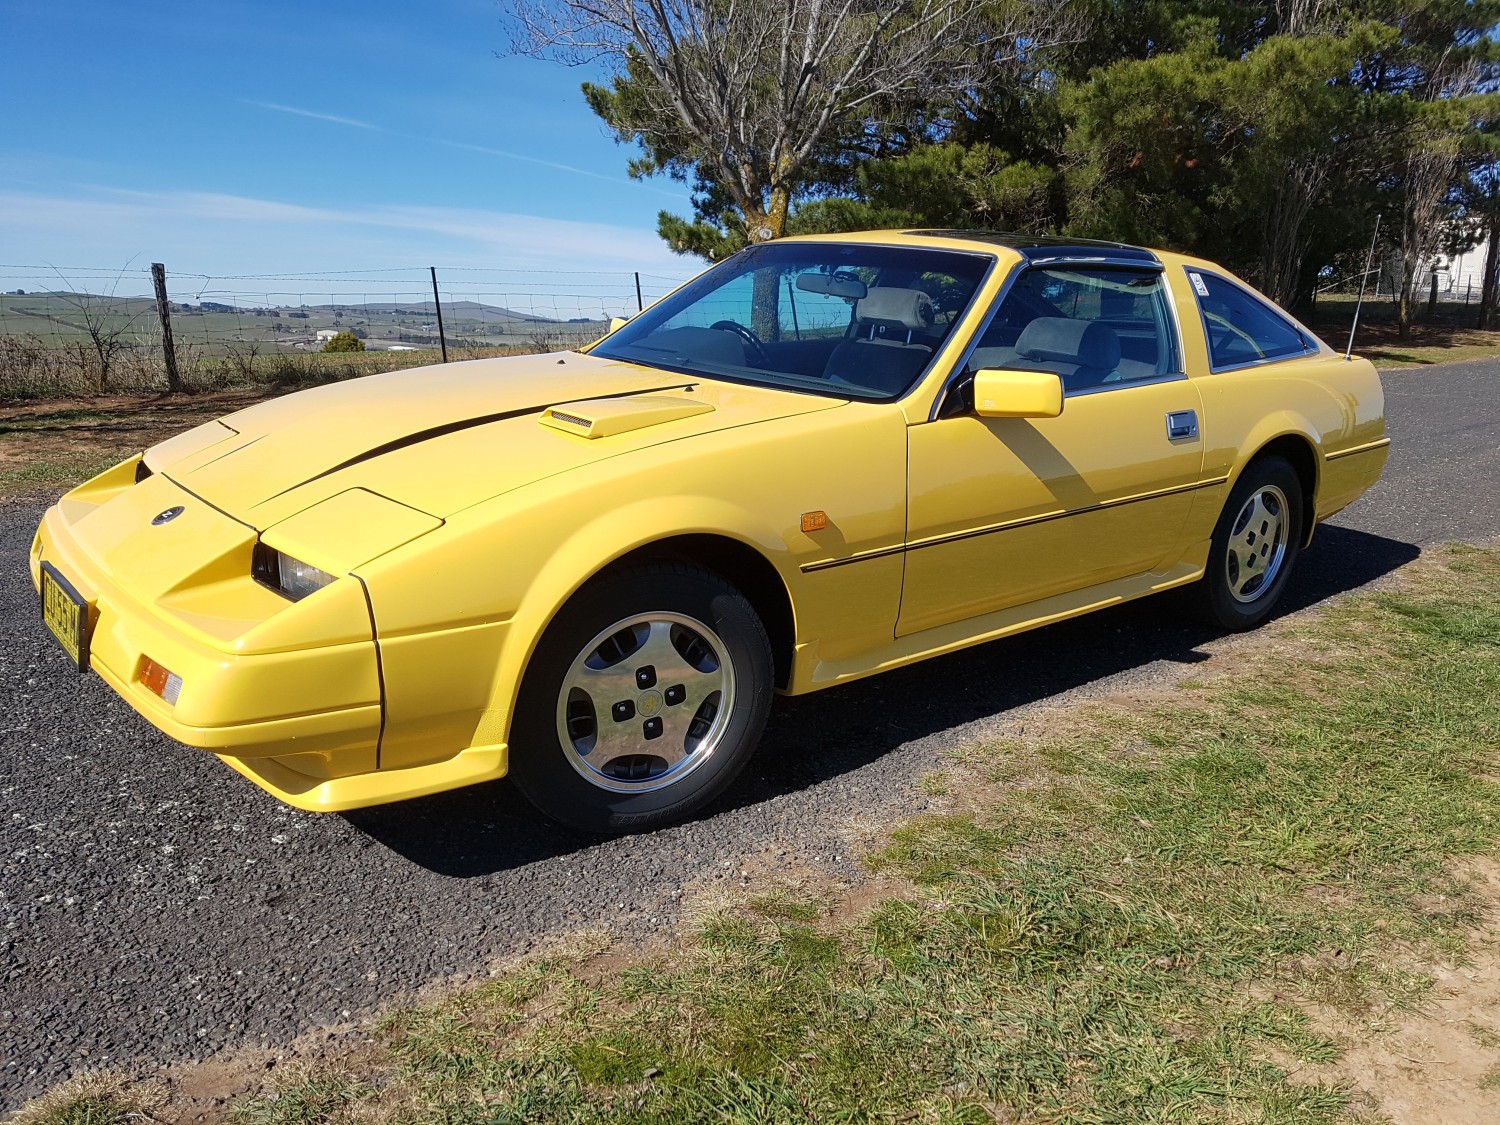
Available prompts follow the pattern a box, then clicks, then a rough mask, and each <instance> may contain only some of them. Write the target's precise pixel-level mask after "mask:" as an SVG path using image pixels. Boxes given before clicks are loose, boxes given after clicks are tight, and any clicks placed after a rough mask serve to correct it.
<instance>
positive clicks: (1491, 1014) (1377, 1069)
mask: <svg viewBox="0 0 1500 1125" xmlns="http://www.w3.org/2000/svg"><path fill="white" fill-rule="evenodd" d="M1462 873H1463V874H1464V875H1466V876H1467V877H1468V878H1469V879H1470V880H1472V883H1473V885H1474V888H1475V891H1476V893H1477V895H1478V896H1479V897H1480V898H1481V899H1482V901H1483V902H1484V904H1485V907H1486V915H1487V922H1486V924H1485V925H1483V926H1482V927H1481V928H1480V929H1479V931H1478V933H1477V936H1476V938H1475V940H1474V942H1473V943H1472V945H1471V946H1470V948H1469V951H1468V954H1467V956H1466V957H1465V958H1464V959H1463V961H1462V962H1461V963H1459V964H1453V965H1436V966H1425V967H1424V968H1425V970H1426V971H1427V972H1428V973H1429V974H1430V975H1431V976H1432V978H1433V982H1434V983H1433V987H1432V991H1431V992H1430V993H1429V994H1428V996H1427V997H1426V999H1425V1001H1424V1002H1423V1003H1422V1005H1421V1007H1420V1009H1419V1010H1418V1011H1416V1012H1415V1013H1412V1014H1410V1015H1406V1014H1401V1013H1387V1014H1385V1015H1384V1016H1383V1017H1381V1018H1379V1019H1378V1021H1377V1030H1376V1031H1375V1033H1374V1034H1371V1033H1370V1032H1369V1031H1368V1030H1367V1029H1364V1030H1356V1029H1354V1028H1352V1027H1350V1026H1349V1025H1348V1024H1345V1023H1342V1022H1328V1023H1327V1026H1328V1027H1329V1030H1330V1031H1332V1032H1333V1033H1334V1035H1335V1036H1336V1037H1337V1038H1338V1039H1339V1040H1340V1041H1341V1043H1342V1044H1343V1046H1344V1054H1343V1057H1342V1058H1341V1059H1340V1060H1339V1061H1338V1063H1336V1064H1334V1065H1333V1066H1331V1067H1328V1068H1319V1069H1320V1071H1321V1073H1319V1074H1318V1075H1317V1077H1320V1078H1323V1079H1325V1080H1327V1079H1330V1078H1331V1079H1332V1080H1334V1081H1341V1082H1345V1083H1348V1085H1349V1086H1350V1087H1351V1088H1352V1089H1353V1090H1355V1091H1356V1095H1357V1100H1359V1101H1362V1102H1364V1103H1365V1104H1367V1105H1369V1106H1370V1107H1371V1108H1372V1109H1374V1110H1376V1111H1377V1112H1379V1113H1382V1114H1384V1115H1385V1116H1387V1117H1389V1118H1390V1119H1391V1120H1392V1121H1395V1122H1397V1123H1398V1125H1494V1122H1496V1121H1500V933H1497V930H1496V923H1497V922H1500V863H1497V862H1496V861H1495V860H1492V859H1475V860H1470V861H1468V862H1467V863H1465V864H1464V865H1463V868H1462ZM1325 1019H1326V1017H1325Z"/></svg>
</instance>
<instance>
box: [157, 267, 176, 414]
mask: <svg viewBox="0 0 1500 1125" xmlns="http://www.w3.org/2000/svg"><path fill="white" fill-rule="evenodd" d="M151 284H152V285H153V286H155V287H156V315H157V316H158V317H160V318H161V351H162V357H163V358H164V359H165V360H166V361H167V390H169V391H173V392H180V391H181V390H182V378H181V376H179V375H178V374H177V349H176V348H174V347H173V346H172V310H171V309H170V308H169V307H168V305H167V267H166V266H164V265H162V264H161V263H160V262H152V263H151Z"/></svg>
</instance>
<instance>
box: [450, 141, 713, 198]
mask: <svg viewBox="0 0 1500 1125" xmlns="http://www.w3.org/2000/svg"><path fill="white" fill-rule="evenodd" d="M437 143H438V144H440V145H447V146H448V147H449V148H461V149H464V150H466V151H468V152H478V153H482V154H484V155H485V156H499V157H503V158H504V159H506V160H524V161H526V163H528V164H540V165H541V166H542V167H543V168H555V169H557V170H558V171H559V172H572V173H573V174H574V175H577V176H588V177H589V178H590V179H593V180H603V181H604V182H605V183H607V184H629V185H631V186H632V187H643V188H645V189H646V190H647V191H654V192H655V193H656V194H657V195H665V196H668V197H669V198H671V199H678V200H684V199H686V198H687V197H686V196H685V195H683V194H682V193H681V192H676V191H666V190H664V189H662V188H659V187H653V186H652V185H651V184H647V183H642V182H641V181H640V180H627V179H624V178H622V177H620V176H606V175H605V174H604V173H602V172H590V171H589V170H588V169H587V168H575V167H574V166H573V165H571V164H559V163H557V162H556V161H555V160H543V159H542V158H541V157H539V156H526V155H524V154H522V153H519V152H511V151H509V150H508V149H503V148H489V147H488V146H486V145H471V144H466V143H464V142H463V141H445V140H441V139H438V140H437Z"/></svg>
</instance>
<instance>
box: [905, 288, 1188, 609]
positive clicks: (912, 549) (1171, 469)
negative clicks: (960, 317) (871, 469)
mask: <svg viewBox="0 0 1500 1125" xmlns="http://www.w3.org/2000/svg"><path fill="white" fill-rule="evenodd" d="M1168 302H1169V298H1168V297H1167V294H1166V289H1165V286H1164V285H1163V279H1162V276H1161V272H1160V270H1159V269H1158V270H1147V269H1141V268H1139V267H1136V268H1130V269H1126V268H1115V267H1103V266H1098V265H1090V266H1088V267H1077V268H1075V267H1054V266H1048V267H1046V268H1033V269H1030V270H1028V271H1027V273H1026V274H1025V275H1023V276H1022V277H1021V278H1020V279H1018V281H1017V283H1016V284H1015V285H1014V286H1012V288H1011V290H1010V292H1009V293H1008V295H1007V296H1006V297H1005V300H1004V304H1003V305H1002V306H1001V308H1000V309H999V310H998V311H997V314H996V316H995V317H994V318H993V320H992V322H991V324H990V326H989V328H988V329H986V332H985V334H984V336H983V338H982V339H981V340H980V343H979V345H978V347H977V348H976V349H975V351H974V354H973V357H972V359H971V361H970V368H971V369H979V368H984V367H1003V368H1019V369H1026V370H1043V371H1055V372H1057V373H1059V374H1060V375H1061V377H1062V379H1063V386H1064V392H1065V397H1064V405H1063V411H1062V414H1061V415H1060V416H1059V417H1056V418H980V417H978V416H976V415H975V414H974V413H973V412H972V410H969V411H962V412H956V413H955V415H954V416H951V417H942V418H939V419H937V420H936V421H931V422H925V423H922V424H918V425H914V426H911V427H910V428H909V429H908V459H909V498H908V536H907V557H906V574H905V581H904V586H903V591H902V602H901V613H900V619H899V622H898V625H897V635H898V636H905V635H908V634H911V633H916V632H920V631H922V630H924V629H931V628H936V627H938V626H942V625H947V624H951V623H953V622H957V621H963V620H967V619H970V618H975V617H980V616H982V615H984V614H986V613H992V612H995V611H997V610H1003V609H1007V608H1010V607H1013V606H1018V605H1022V604H1025V603H1028V602H1036V601H1039V600H1041V599H1044V598H1048V597H1051V596H1053V595H1057V594H1063V593H1067V592H1069V591H1074V590H1079V589H1083V588H1085V587H1089V586H1095V585H1099V584H1100V583H1105V582H1109V581H1111V580H1114V579H1118V578H1125V577H1129V576H1132V575H1137V574H1144V573H1147V572H1149V571H1151V570H1153V569H1156V568H1158V567H1160V566H1163V565H1165V564H1166V563H1168V562H1170V561H1171V560H1172V559H1173V557H1174V556H1175V550H1176V548H1177V546H1178V543H1179V540H1180V538H1181V534H1182V529H1183V526H1184V524H1185V522H1186V518H1187V514H1188V511H1189V509H1190V507H1191V505H1192V502H1193V491H1194V490H1195V489H1196V487H1197V486H1198V484H1199V481H1200V477H1201V472H1202V467H1203V444H1202V441H1201V438H1200V420H1201V415H1202V402H1201V399H1200V397H1199V393H1198V389H1197V387H1196V385H1195V384H1194V382H1193V381H1192V380H1190V379H1188V378H1187V377H1186V375H1185V374H1184V372H1183V370H1182V363H1181V358H1180V349H1179V348H1178V346H1177V334H1176V325H1175V321H1174V320H1173V319H1172V315H1171V312H1170V306H1169V303H1168Z"/></svg>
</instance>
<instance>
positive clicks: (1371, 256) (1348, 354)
mask: <svg viewBox="0 0 1500 1125" xmlns="http://www.w3.org/2000/svg"><path fill="white" fill-rule="evenodd" d="M1379 237H1380V213H1379V212H1376V214H1375V233H1374V234H1372V235H1371V236H1370V252H1369V253H1368V254H1366V255H1365V272H1364V273H1362V274H1360V275H1359V300H1357V301H1355V302H1354V323H1353V324H1351V325H1349V346H1348V347H1347V348H1345V349H1344V358H1345V359H1350V358H1352V357H1353V355H1354V333H1355V331H1356V330H1357V329H1358V328H1359V310H1360V308H1361V306H1363V305H1364V303H1365V282H1367V281H1369V280H1370V263H1371V262H1373V261H1374V260H1375V242H1376V240H1377V239H1378V238H1379Z"/></svg>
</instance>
